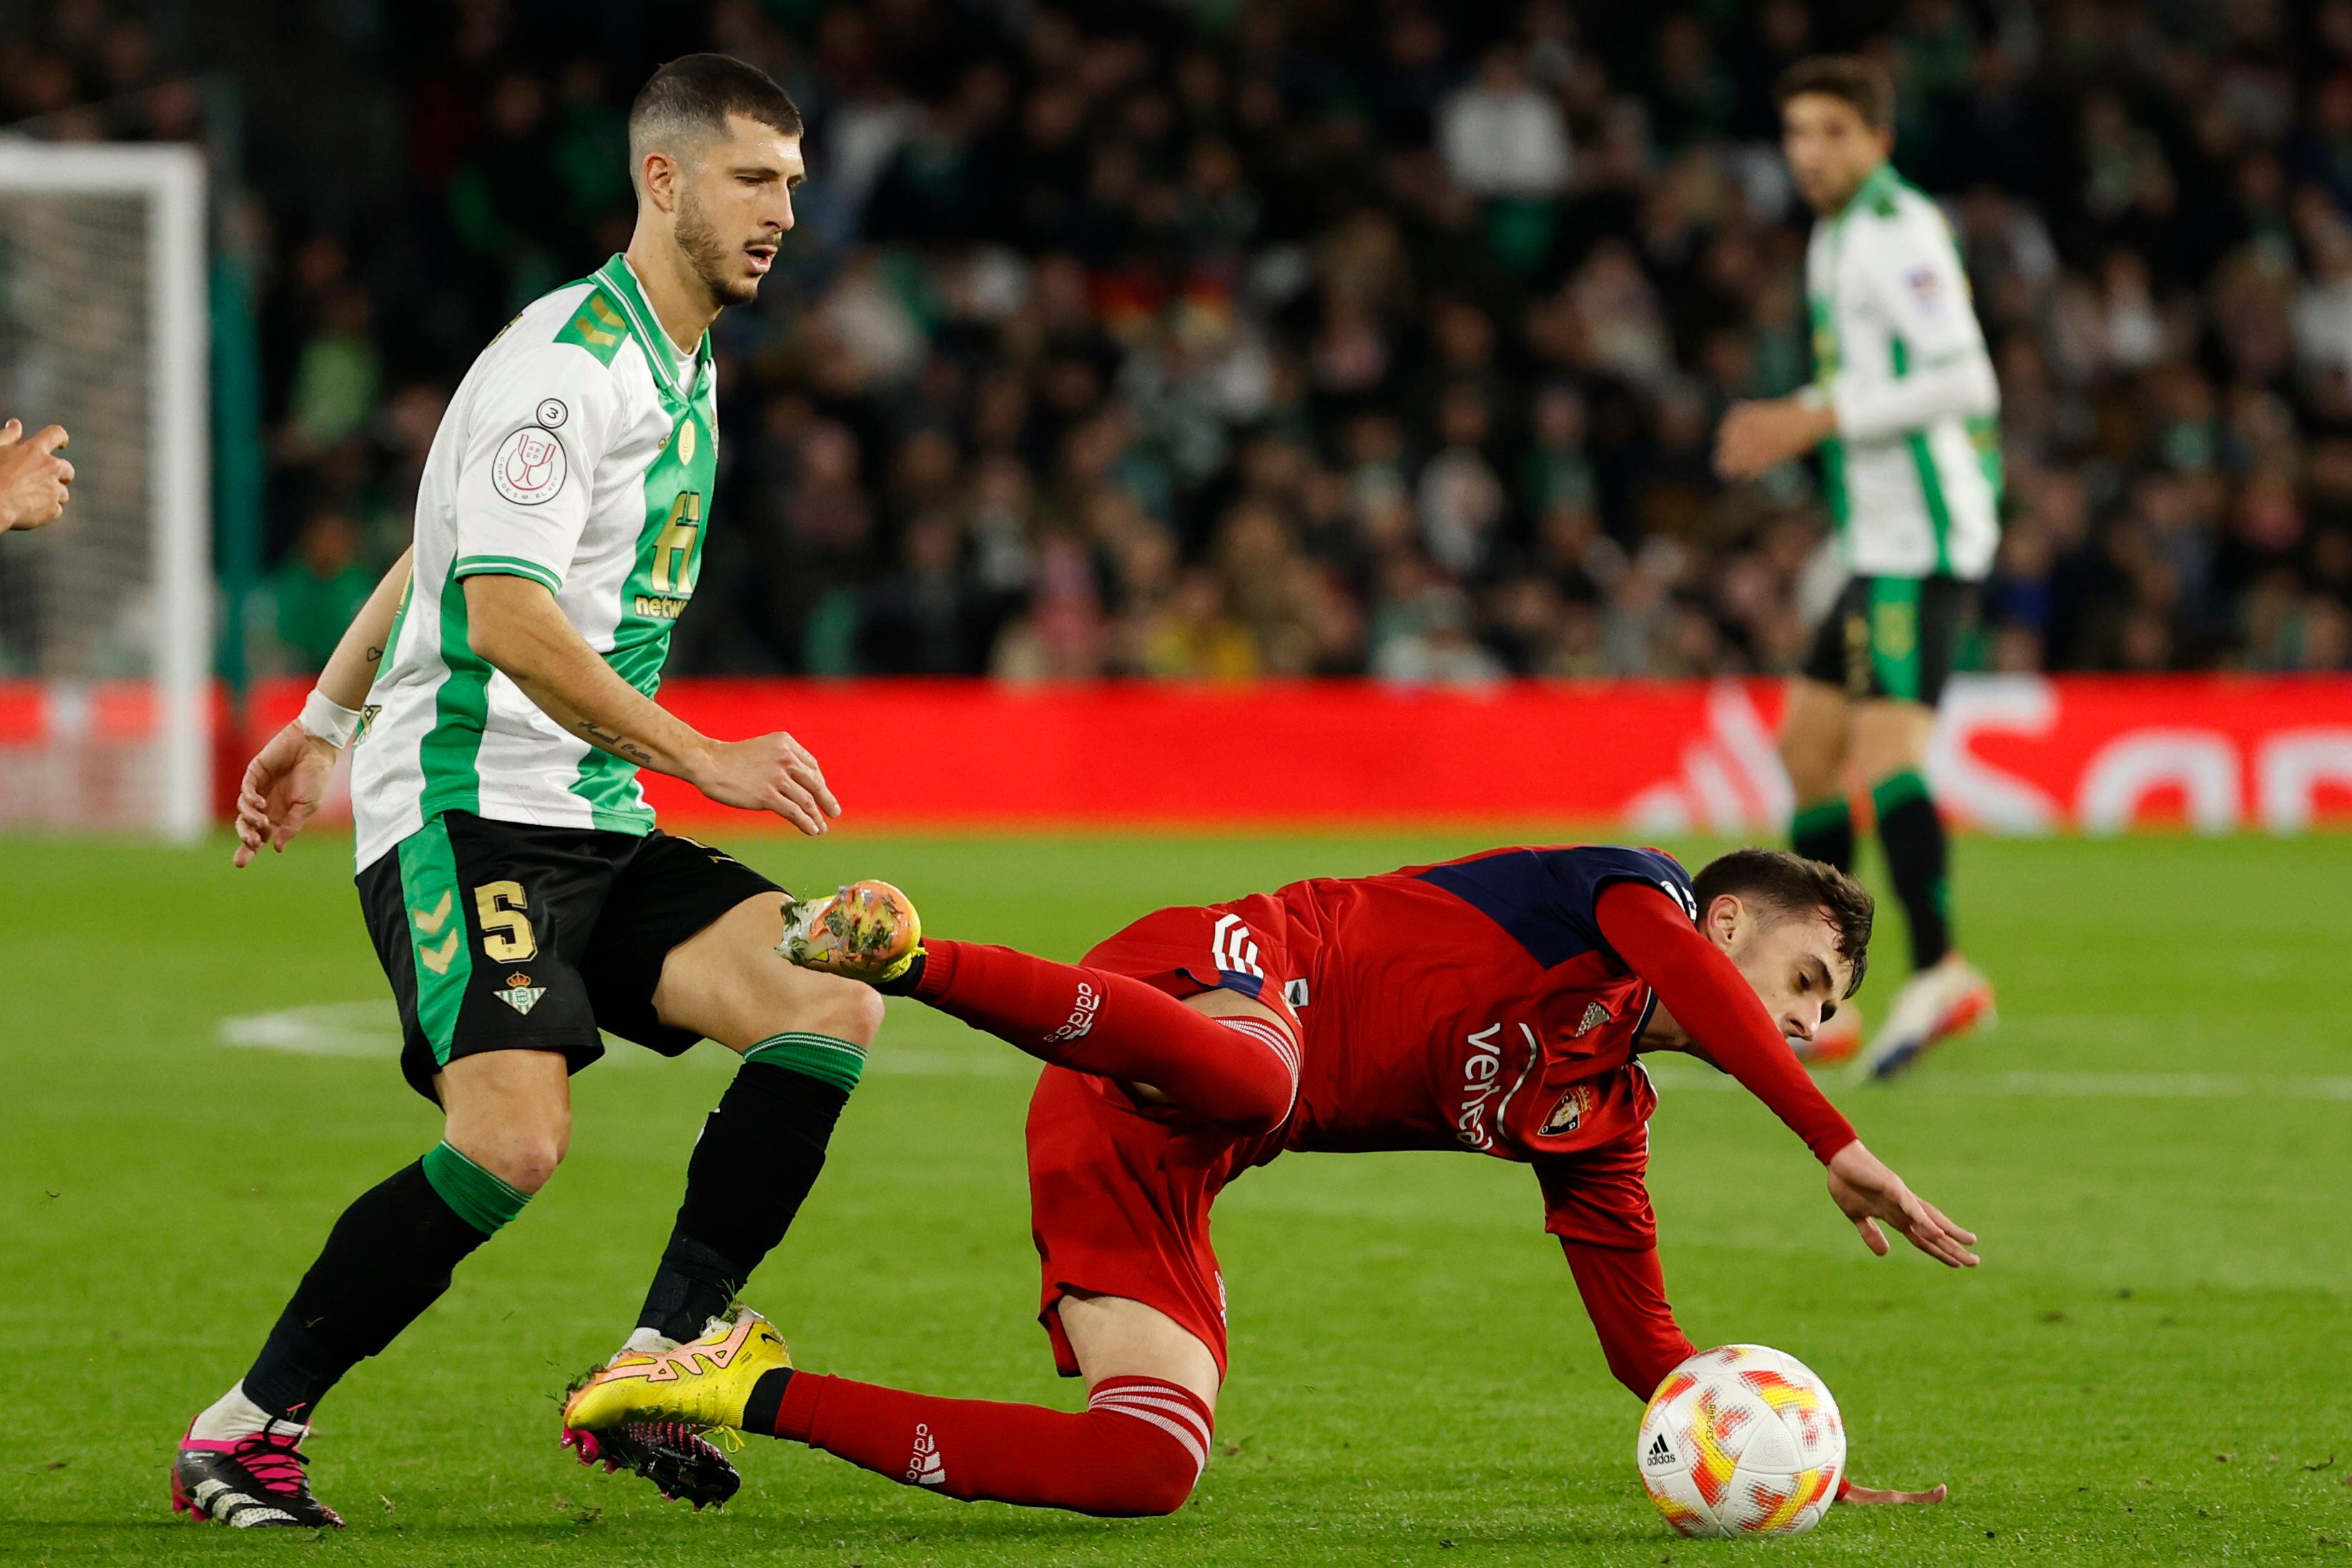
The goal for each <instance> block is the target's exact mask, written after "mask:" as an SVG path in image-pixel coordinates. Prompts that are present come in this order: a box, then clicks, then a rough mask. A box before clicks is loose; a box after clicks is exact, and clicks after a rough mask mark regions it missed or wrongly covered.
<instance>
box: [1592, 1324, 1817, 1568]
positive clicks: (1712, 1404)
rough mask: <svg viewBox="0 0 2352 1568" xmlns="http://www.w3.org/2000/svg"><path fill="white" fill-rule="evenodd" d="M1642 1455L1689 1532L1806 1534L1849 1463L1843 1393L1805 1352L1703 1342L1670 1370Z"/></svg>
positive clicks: (1648, 1420) (1654, 1404) (1647, 1484)
mask: <svg viewBox="0 0 2352 1568" xmlns="http://www.w3.org/2000/svg"><path fill="white" fill-rule="evenodd" d="M1638 1443H1639V1446H1638V1447H1637V1448H1635V1450H1634V1454H1633V1462H1634V1464H1635V1466H1636V1467H1637V1468H1638V1469H1640V1470H1641V1472H1642V1485H1643V1488H1644V1489H1646V1490H1648V1492H1649V1494H1650V1500H1651V1501H1652V1502H1654V1503H1655V1504H1657V1505H1658V1511H1659V1512H1660V1513H1662V1514H1664V1515H1665V1519H1666V1522H1667V1523H1668V1524H1671V1525H1673V1526H1674V1527H1675V1529H1676V1530H1678V1531H1682V1533H1684V1534H1685V1535H1704V1536H1717V1537H1730V1536H1739V1535H1801V1534H1803V1533H1804V1532H1805V1531H1808V1530H1811V1528H1812V1527H1813V1526H1814V1525H1816V1524H1818V1523H1820V1522H1821V1519H1822V1514H1823V1513H1825V1512H1827V1511H1829V1506H1830V1504H1831V1503H1832V1502H1833V1501H1835V1500H1836V1499H1837V1490H1838V1481H1839V1479H1840V1478H1841V1477H1843V1475H1844V1473H1845V1422H1844V1421H1843V1419H1842V1418H1841V1417H1840V1416H1839V1415H1838V1407H1837V1401H1836V1400H1835V1399H1833V1398H1832V1397H1831V1396H1830V1391H1829V1388H1828V1387H1827V1385H1824V1384H1823V1383H1822V1380H1821V1379H1820V1378H1818V1377H1816V1376H1814V1375H1813V1374H1812V1372H1811V1369H1810V1368H1808V1367H1807V1366H1806V1365H1805V1364H1803V1363H1802V1362H1801V1361H1799V1360H1798V1359H1797V1358H1796V1357H1795V1356H1793V1355H1789V1354H1784V1353H1782V1352H1780V1351H1777V1350H1773V1349H1770V1348H1769V1347H1768V1346H1765V1345H1760V1344H1727V1345H1720V1346H1717V1348H1716V1349H1714V1350H1703V1351H1701V1352H1699V1353H1698V1354H1696V1355H1694V1356H1692V1357H1691V1358H1690V1359H1689V1360H1687V1361H1685V1362H1684V1363H1683V1364H1681V1365H1680V1366H1677V1367H1675V1369H1674V1371H1672V1372H1670V1373H1668V1374H1666V1377H1665V1381H1664V1382H1663V1383H1661V1384H1659V1385H1658V1391H1657V1392H1656V1393H1655V1394H1653V1395H1651V1396H1650V1407H1649V1408H1648V1409H1647V1410H1645V1411H1643V1413H1642V1432H1641V1437H1640V1438H1639V1439H1638Z"/></svg>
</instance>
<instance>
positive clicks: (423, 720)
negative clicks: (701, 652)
mask: <svg viewBox="0 0 2352 1568" xmlns="http://www.w3.org/2000/svg"><path fill="white" fill-rule="evenodd" d="M718 431H719V425H718V410H717V403H716V400H715V392H714V388H713V385H712V371H711V356H710V340H709V337H708V335H706V336H705V337H704V338H703V340H702V342H701V343H700V344H699V346H698V349H697V351H696V352H695V353H693V354H692V355H686V354H682V353H680V352H679V351H678V350H677V349H676V348H675V347H674V346H673V345H672V344H671V343H670V341H669V340H668V339H667V336H666V335H665V334H664V333H663V330H662V328H661V325H660V323H659V322H658V321H657V320H656V319H655V317H654V313H653V308H652V307H651V306H650V305H649V304H648V303H647V302H646V296H645V291H644V289H643V288H642V287H640V286H639V284H638V281H637V278H636V276H635V273H634V272H633V271H632V270H631V269H630V267H629V264H628V262H627V260H626V259H625V257H623V256H614V257H613V258H612V259H611V260H609V261H607V262H606V263H605V264H604V266H603V267H599V268H597V269H596V271H595V272H593V274H591V275H590V276H589V277H585V278H583V279H581V280H580V281H578V282H576V283H571V284H567V285H565V286H564V287H562V288H559V289H557V290H555V291H554V292H553V293H551V294H549V295H547V296H545V297H544V298H541V299H539V300H537V301H535V302H534V303H532V304H531V305H530V306H529V307H528V308H525V309H524V310H523V312H522V314H520V316H518V317H516V318H515V319H514V320H513V321H511V322H509V324H508V326H507V329H506V330H505V331H503V332H501V333H500V334H499V336H498V337H497V338H496V339H494V340H492V341H491V343H490V344H489V346H488V348H486V349H484V350H482V352H481V355H480V357H478V359H476V360H475V361H474V365H473V368H472V370H470V371H467V375H466V379H465V381H464V382H461V383H460V384H459V386H458V388H457V393H456V395H455V396H453V397H452V398H451V399H450V402H449V408H448V412H447V413H446V414H444V415H443V417H442V421H441V428H440V430H439V431H438V432H437V433H436V434H435V436H434V438H433V447H432V451H431V453H430V455H428V456H427V458H426V459H425V474H424V477H423V481H422V483H421V484H420V485H419V486H418V490H417V497H416V538H415V555H414V557H413V563H412V576H411V578H410V586H409V592H408V597H407V599H406V600H405V601H404V602H403V604H402V606H401V611H400V615H399V618H398V619H397V620H396V621H395V622H394V624H393V632H392V636H391V641H390V645H389V647H388V648H387V650H386V652H385V654H384V659H383V666H382V668H381V670H380V671H379V672H378V674H377V675H376V679H375V684H374V686H373V689H372V690H371V691H370V692H369V694H368V699H367V705H368V706H367V710H366V714H365V716H364V722H363V725H362V731H361V737H360V741H359V744H358V747H357V748H356V749H355V750H354V751H353V752H352V816H353V818H354V819H355V821H356V825H357V830H358V832H357V839H358V843H357V852H358V859H359V863H360V864H361V865H362V867H364V866H366V865H367V864H369V863H370V862H373V860H375V859H376V858H377V857H378V856H379V855H382V854H383V852H385V851H387V850H389V849H391V848H392V847H393V846H394V844H396V843H398V842H399V841H401V840H402V839H404V838H406V837H407V836H408V835H409V834H411V833H414V832H415V831H417V829H418V828H420V827H422V826H423V825H424V823H425V821H427V820H429V819H430V818H432V817H434V816H436V815H438V814H439V813H441V812H443V811H447V810H465V811H471V812H473V813H475V814H476V815H478V816H482V817H487V818H490V819H492V820H495V821H509V822H529V823H536V824H540V825H542V826H554V827H576V828H602V829H609V830H614V831H623V832H631V833H643V832H645V831H647V830H648V829H650V828H651V827H652V826H653V820H654V819H653V812H652V810H651V809H650V808H648V807H647V806H646V800H645V795H644V792H643V791H642V790H641V789H639V787H638V783H637V778H636V768H635V767H634V766H633V765H631V764H630V763H627V762H625V761H624V760H623V759H622V758H618V757H615V756H614V755H613V754H611V753H610V752H606V751H603V750H600V749H598V748H596V747H592V746H590V745H589V744H588V742H587V741H586V740H584V739H583V738H581V737H578V736H574V735H571V734H567V733H566V732H565V731H564V730H562V728H560V727H558V726H557V725H556V724H555V722H554V721H553V720H552V719H551V718H549V717H548V716H546V714H544V713H543V712H541V710H540V708H539V706H537V705H536V704H534V703H533V702H532V701H531V700H530V698H529V697H528V696H526V695H523V693H522V691H521V689H520V687H518V686H517V685H515V684H514V683H513V682H512V681H510V680H509V679H508V678H507V677H506V676H505V675H503V674H499V672H498V671H496V670H494V669H492V668H491V667H490V666H489V664H488V663H486V662H485V661H484V660H483V659H482V658H481V657H480V656H479V655H478V654H476V653H474V652H473V650H472V648H471V647H470V646H469V644H468V640H467V608H466V592H465V583H466V580H467V578H470V577H477V576H481V575H484V574H499V575H506V576H514V577H524V578H529V579H530V580H532V581H534V582H538V583H541V585H543V586H544V587H546V588H547V590H548V591H550V592H551V593H553V594H554V595H555V600H556V603H557V605H558V607H559V608H560V609H561V610H562V612H563V616H564V619H565V620H567V621H569V622H571V623H572V627H573V629H574V630H576V631H577V632H579V633H580V635H581V636H582V637H583V638H584V639H586V641H587V643H588V645H589V646H590V647H592V648H593V649H595V650H596V651H597V652H598V653H602V654H603V655H604V658H605V661H606V662H607V663H609V664H611V665H612V666H613V668H614V670H615V671H616V672H618V673H619V674H620V675H621V676H622V677H623V678H624V679H625V680H626V681H628V682H629V684H630V685H634V686H635V687H636V688H637V689H638V690H639V691H641V692H644V693H646V695H649V696H650V695H652V694H653V693H654V691H655V690H656V687H658V686H659V685H660V683H661V671H662V665H663V664H664V662H665V661H666V660H667V657H668V655H669V644H670V633H671V631H672V628H673V627H674V625H675V624H676V622H677V616H678V613H679V612H680V611H681V610H683V609H684V608H685V606H686V603H687V601H688V600H689V599H691V598H692V597H693V594H694V584H695V578H696V575H697V572H698V569H699V566H700V559H701V545H702V530H703V527H704V523H705V521H706V517H707V515H708V511H709V501H710V494H711V485H712V480H713V477H714V476H715V474H716V472H717V464H718Z"/></svg>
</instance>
